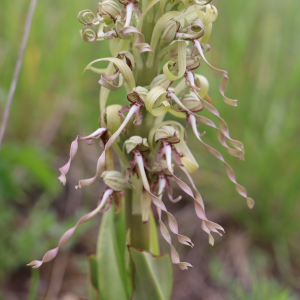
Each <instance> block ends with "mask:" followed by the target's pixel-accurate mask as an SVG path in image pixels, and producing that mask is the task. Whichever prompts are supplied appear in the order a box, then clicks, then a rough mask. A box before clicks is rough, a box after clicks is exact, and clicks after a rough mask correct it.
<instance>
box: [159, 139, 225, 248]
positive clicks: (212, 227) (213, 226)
mask: <svg viewBox="0 0 300 300" xmlns="http://www.w3.org/2000/svg"><path fill="white" fill-rule="evenodd" d="M164 154H165V156H166V162H167V167H168V170H169V172H170V173H171V175H172V177H173V178H174V180H175V181H176V183H177V184H178V186H179V187H180V188H181V189H182V190H183V191H184V192H185V193H187V194H188V195H189V196H190V197H192V198H193V200H194V206H195V212H196V215H197V217H198V218H199V219H201V220H202V221H203V222H204V223H205V226H204V225H202V228H203V230H204V231H205V232H206V233H208V235H209V242H210V244H211V245H213V240H214V239H213V237H212V236H211V234H210V231H212V232H216V233H218V234H219V235H222V234H221V233H220V232H219V231H218V230H222V231H224V229H223V227H222V226H220V225H219V224H217V223H214V222H211V221H209V220H208V219H207V217H206V215H205V208H204V203H203V199H202V197H201V195H200V193H199V192H198V191H197V189H196V188H195V186H194V184H192V185H193V187H194V190H195V192H196V197H195V196H194V194H193V192H192V190H191V188H190V187H189V186H188V185H187V184H186V183H185V182H183V181H182V180H181V179H179V178H178V177H176V176H175V175H174V173H173V171H172V165H171V161H172V150H171V145H170V144H169V143H166V142H164ZM182 170H184V172H185V174H187V176H188V178H189V180H190V181H191V180H192V179H191V176H190V175H189V174H188V172H187V171H186V170H185V169H184V168H182Z"/></svg>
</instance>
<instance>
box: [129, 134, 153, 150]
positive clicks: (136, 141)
mask: <svg viewBox="0 0 300 300" xmlns="http://www.w3.org/2000/svg"><path fill="white" fill-rule="evenodd" d="M124 144H125V147H126V151H127V153H128V154H129V153H130V152H131V151H132V150H133V149H137V150H139V151H140V152H146V151H148V150H149V145H148V142H147V139H146V138H142V137H140V136H137V135H135V136H132V137H131V138H130V139H128V140H126V141H125V143H124Z"/></svg>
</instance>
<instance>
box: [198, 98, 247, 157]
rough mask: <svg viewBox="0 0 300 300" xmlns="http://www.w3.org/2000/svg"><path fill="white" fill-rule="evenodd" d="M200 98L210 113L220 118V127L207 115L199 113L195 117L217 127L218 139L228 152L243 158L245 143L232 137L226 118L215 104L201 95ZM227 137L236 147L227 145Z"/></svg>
mask: <svg viewBox="0 0 300 300" xmlns="http://www.w3.org/2000/svg"><path fill="white" fill-rule="evenodd" d="M199 99H200V101H201V102H202V105H203V107H204V108H206V109H207V110H208V111H209V112H210V113H212V114H213V115H215V116H217V117H218V118H219V125H220V129H219V128H217V127H216V125H215V124H214V122H213V121H211V120H209V119H207V118H205V117H202V116H199V115H194V116H195V118H196V119H197V121H199V122H201V123H203V124H205V125H208V126H210V127H213V128H216V130H217V136H218V140H219V142H220V144H221V145H222V146H223V147H225V148H226V150H227V152H228V153H229V154H230V155H232V156H236V157H240V158H243V156H244V145H243V143H242V142H240V141H237V140H234V139H232V138H231V137H230V134H229V129H228V125H227V124H226V122H225V121H224V119H222V118H221V117H220V113H219V112H218V110H217V109H216V108H215V107H214V106H213V105H211V104H210V103H208V102H207V101H205V100H204V99H202V98H201V97H199ZM225 137H226V138H227V139H228V141H229V143H230V144H231V145H232V146H233V147H234V148H235V149H231V148H229V147H228V146H227V144H226V139H225Z"/></svg>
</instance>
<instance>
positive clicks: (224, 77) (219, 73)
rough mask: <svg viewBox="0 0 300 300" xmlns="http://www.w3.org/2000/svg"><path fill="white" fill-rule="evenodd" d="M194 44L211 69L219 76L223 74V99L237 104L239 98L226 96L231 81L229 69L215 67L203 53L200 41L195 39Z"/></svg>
mask: <svg viewBox="0 0 300 300" xmlns="http://www.w3.org/2000/svg"><path fill="white" fill-rule="evenodd" d="M194 45H195V47H196V48H197V50H198V51H199V53H200V55H201V57H202V59H203V60H204V61H205V63H206V64H207V65H208V66H209V67H210V69H211V70H212V71H213V72H214V73H215V74H217V75H219V76H222V80H221V84H220V93H221V95H222V96H223V100H224V102H225V103H226V104H228V105H231V106H237V100H232V99H229V98H227V97H226V96H225V90H226V87H227V85H228V83H229V77H228V73H227V71H224V70H220V69H217V68H215V67H213V66H212V65H211V64H209V62H208V61H207V60H206V58H205V56H204V53H203V50H202V47H201V45H200V43H199V41H197V40H195V41H194Z"/></svg>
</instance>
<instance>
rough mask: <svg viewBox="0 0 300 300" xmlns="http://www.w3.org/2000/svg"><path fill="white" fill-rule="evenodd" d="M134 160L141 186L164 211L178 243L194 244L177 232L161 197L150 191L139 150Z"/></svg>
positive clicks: (175, 223) (172, 217) (175, 224)
mask: <svg viewBox="0 0 300 300" xmlns="http://www.w3.org/2000/svg"><path fill="white" fill-rule="evenodd" d="M135 161H136V164H137V166H138V168H139V172H140V175H141V179H142V182H143V186H144V188H145V190H146V191H147V192H148V193H149V194H150V196H151V198H152V201H153V203H154V204H155V206H156V207H158V208H160V209H161V210H162V211H164V212H165V213H166V214H167V216H168V222H169V227H170V230H171V231H172V232H173V233H174V234H176V235H177V237H178V241H179V243H181V244H184V245H187V246H190V247H193V246H194V244H193V243H192V241H191V239H190V238H189V237H187V236H184V235H181V234H179V233H178V224H177V221H176V219H175V217H174V216H173V215H172V214H171V213H170V212H168V210H167V208H166V206H165V204H164V203H163V202H162V201H161V199H159V198H158V197H156V196H155V195H154V194H153V193H152V192H151V190H150V185H149V182H148V179H147V176H146V173H145V168H144V161H143V157H142V155H141V154H140V153H139V152H136V153H135Z"/></svg>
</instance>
